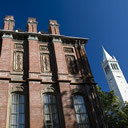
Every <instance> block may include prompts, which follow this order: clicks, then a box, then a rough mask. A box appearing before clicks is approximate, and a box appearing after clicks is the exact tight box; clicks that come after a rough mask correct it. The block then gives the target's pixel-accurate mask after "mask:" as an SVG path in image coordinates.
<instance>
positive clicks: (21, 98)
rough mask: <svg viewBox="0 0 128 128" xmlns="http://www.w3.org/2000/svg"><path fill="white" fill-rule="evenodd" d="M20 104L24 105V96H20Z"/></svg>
mask: <svg viewBox="0 0 128 128" xmlns="http://www.w3.org/2000/svg"><path fill="white" fill-rule="evenodd" d="M20 103H24V95H20Z"/></svg>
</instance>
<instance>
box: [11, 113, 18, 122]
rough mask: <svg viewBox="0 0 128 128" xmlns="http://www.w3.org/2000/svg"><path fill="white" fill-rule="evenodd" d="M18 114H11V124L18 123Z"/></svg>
mask: <svg viewBox="0 0 128 128" xmlns="http://www.w3.org/2000/svg"><path fill="white" fill-rule="evenodd" d="M16 119H17V118H16V115H11V124H16V122H17V121H16Z"/></svg>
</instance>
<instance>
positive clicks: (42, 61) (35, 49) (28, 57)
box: [0, 16, 106, 128]
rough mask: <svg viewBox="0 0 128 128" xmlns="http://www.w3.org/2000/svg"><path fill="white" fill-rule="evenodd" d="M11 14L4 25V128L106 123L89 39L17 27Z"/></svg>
mask: <svg viewBox="0 0 128 128" xmlns="http://www.w3.org/2000/svg"><path fill="white" fill-rule="evenodd" d="M14 25H15V21H14V17H13V16H6V17H5V19H4V28H3V29H1V30H0V37H1V40H0V42H1V49H0V99H1V100H0V128H105V127H106V126H105V121H104V117H103V113H102V109H101V106H100V103H99V99H98V96H97V91H96V83H95V82H94V80H93V76H92V73H91V70H90V67H89V63H88V59H87V55H86V53H85V49H84V46H85V44H86V43H87V41H88V39H87V38H76V37H69V36H63V35H60V32H59V24H58V23H57V21H55V20H50V21H49V26H48V30H49V34H47V33H44V32H43V31H41V32H37V21H36V19H35V18H28V21H27V32H24V31H22V30H21V29H19V30H14Z"/></svg>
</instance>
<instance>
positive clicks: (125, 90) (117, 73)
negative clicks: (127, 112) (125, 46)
mask: <svg viewBox="0 0 128 128" xmlns="http://www.w3.org/2000/svg"><path fill="white" fill-rule="evenodd" d="M102 67H103V69H104V73H105V76H106V79H107V82H108V85H109V88H110V90H113V91H114V94H115V96H118V97H119V100H120V101H121V102H122V104H124V103H125V101H127V102H128V84H127V82H126V79H125V77H124V75H123V72H122V71H121V69H120V66H119V64H118V61H117V60H116V58H115V57H111V56H110V55H109V54H108V53H107V51H106V50H105V49H104V48H103V62H102Z"/></svg>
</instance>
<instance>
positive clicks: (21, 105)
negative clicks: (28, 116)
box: [19, 104, 24, 113]
mask: <svg viewBox="0 0 128 128" xmlns="http://www.w3.org/2000/svg"><path fill="white" fill-rule="evenodd" d="M19 112H20V113H24V104H20V105H19Z"/></svg>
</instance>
